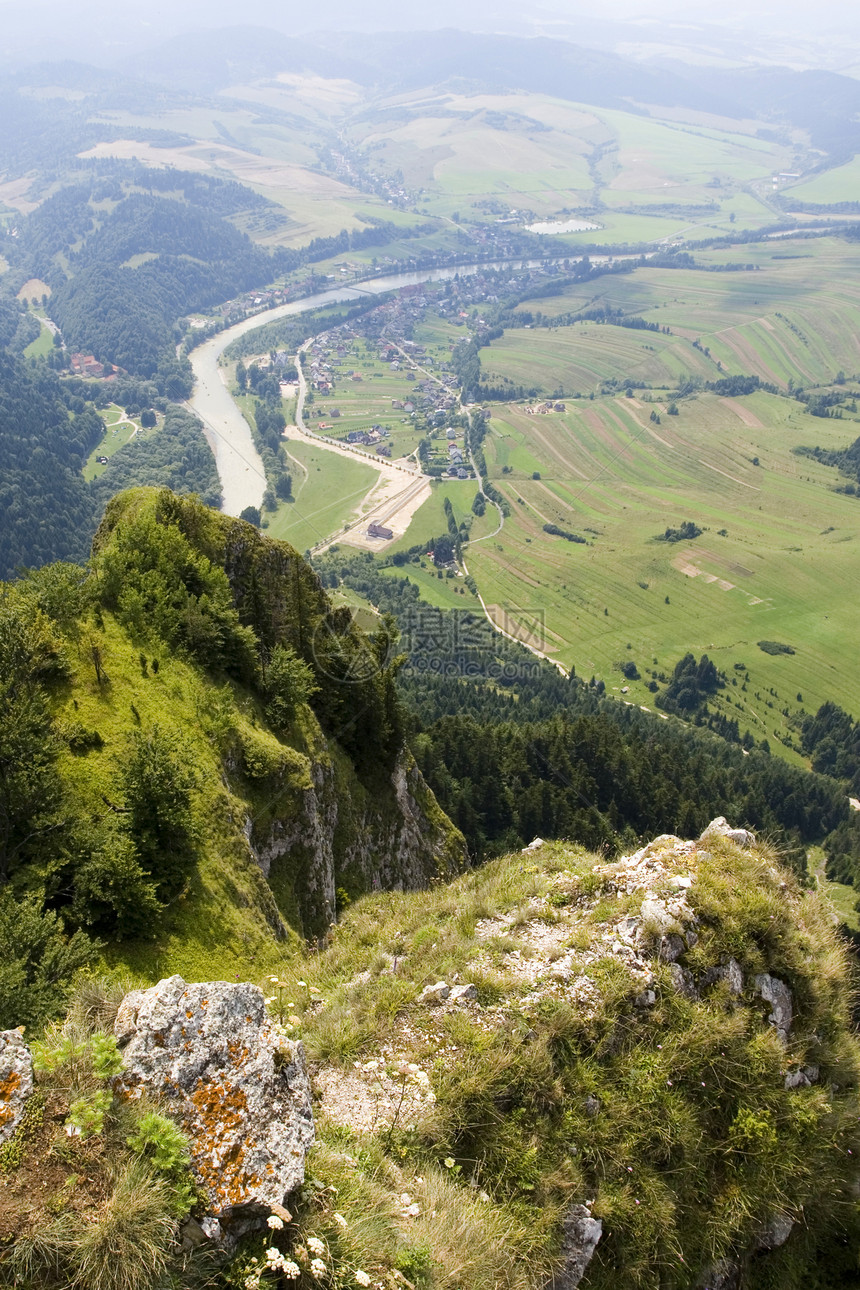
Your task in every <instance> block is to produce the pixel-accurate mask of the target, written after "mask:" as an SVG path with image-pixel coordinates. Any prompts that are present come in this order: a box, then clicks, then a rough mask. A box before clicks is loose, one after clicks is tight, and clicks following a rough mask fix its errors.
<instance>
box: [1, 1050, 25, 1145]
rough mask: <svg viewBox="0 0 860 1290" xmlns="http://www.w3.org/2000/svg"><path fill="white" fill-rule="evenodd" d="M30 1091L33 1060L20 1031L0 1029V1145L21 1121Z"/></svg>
mask: <svg viewBox="0 0 860 1290" xmlns="http://www.w3.org/2000/svg"><path fill="white" fill-rule="evenodd" d="M32 1092H33V1058H32V1056H31V1055H30V1049H29V1048H28V1047H27V1045H26V1044H25V1043H24V1040H23V1039H22V1038H21V1032H20V1031H19V1030H0V1143H2V1142H7V1141H8V1140H9V1138H11V1137H12V1134H13V1133H14V1132H15V1130H16V1129H17V1127H18V1125H19V1124H20V1123H21V1121H22V1119H23V1118H24V1108H25V1107H26V1105H27V1098H28V1097H29V1096H30V1094H31V1093H32Z"/></svg>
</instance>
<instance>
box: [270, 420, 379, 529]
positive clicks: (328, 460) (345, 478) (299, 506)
mask: <svg viewBox="0 0 860 1290" xmlns="http://www.w3.org/2000/svg"><path fill="white" fill-rule="evenodd" d="M287 451H288V453H289V456H290V458H291V461H290V468H291V470H292V475H293V500H292V501H290V502H281V503H280V505H279V506H278V509H277V511H275V512H274V513H273V514H272V515H270V516H268V517H267V525H266V528H267V532H268V535H269V537H274V538H280V539H282V540H283V541H285V542H289V543H291V544H292V546H294V547H296V548H297V550H299V551H306V550H308V549H309V548H310V547H312V546H315V545H316V543H317V542H320V541H322V540H323V539H324V538H326V537H328V536H330V535H331V534H332V533H337V532H338V531H339V530H340V529H342V528H343V527H344V526H345V525H346V524H348V523H350V521H351V520H352V519H354V518H355V516H356V515H357V514H358V513H359V510H360V508H361V502H362V499H363V498H364V497H365V496H366V494H367V493H368V492H369V490H370V488H371V487H372V486H373V484H374V482H375V480H376V478H377V472H376V471H375V470H374V469H373V467H372V466H371V465H365V464H364V462H362V461H358V460H353V459H352V458H350V457H345V456H341V455H339V454H337V453H333V452H327V451H326V450H325V449H324V448H318V447H316V446H315V445H313V444H310V443H308V442H307V441H306V440H301V439H295V438H294V439H289V440H288V442H287Z"/></svg>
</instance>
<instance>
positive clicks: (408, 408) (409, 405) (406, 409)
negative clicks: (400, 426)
mask: <svg viewBox="0 0 860 1290" xmlns="http://www.w3.org/2000/svg"><path fill="white" fill-rule="evenodd" d="M403 411H404V412H414V411H415V404H414V403H404V404H403Z"/></svg>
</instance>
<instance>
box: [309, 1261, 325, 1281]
mask: <svg viewBox="0 0 860 1290" xmlns="http://www.w3.org/2000/svg"><path fill="white" fill-rule="evenodd" d="M311 1272H312V1273H313V1275H314V1276H315V1277H317V1278H319V1277H324V1276H325V1274H326V1265H325V1264H324V1263H323V1261H322V1259H311Z"/></svg>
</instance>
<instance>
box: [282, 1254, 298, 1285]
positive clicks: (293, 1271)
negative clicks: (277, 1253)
mask: <svg viewBox="0 0 860 1290" xmlns="http://www.w3.org/2000/svg"><path fill="white" fill-rule="evenodd" d="M281 1271H282V1272H283V1274H284V1276H285V1277H288V1278H289V1280H290V1281H297V1280H298V1278H299V1277H300V1276H301V1275H302V1270H301V1268H300V1267H299V1265H298V1263H293V1261H292V1259H287V1261H286V1262H285V1263H282V1264H281Z"/></svg>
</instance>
